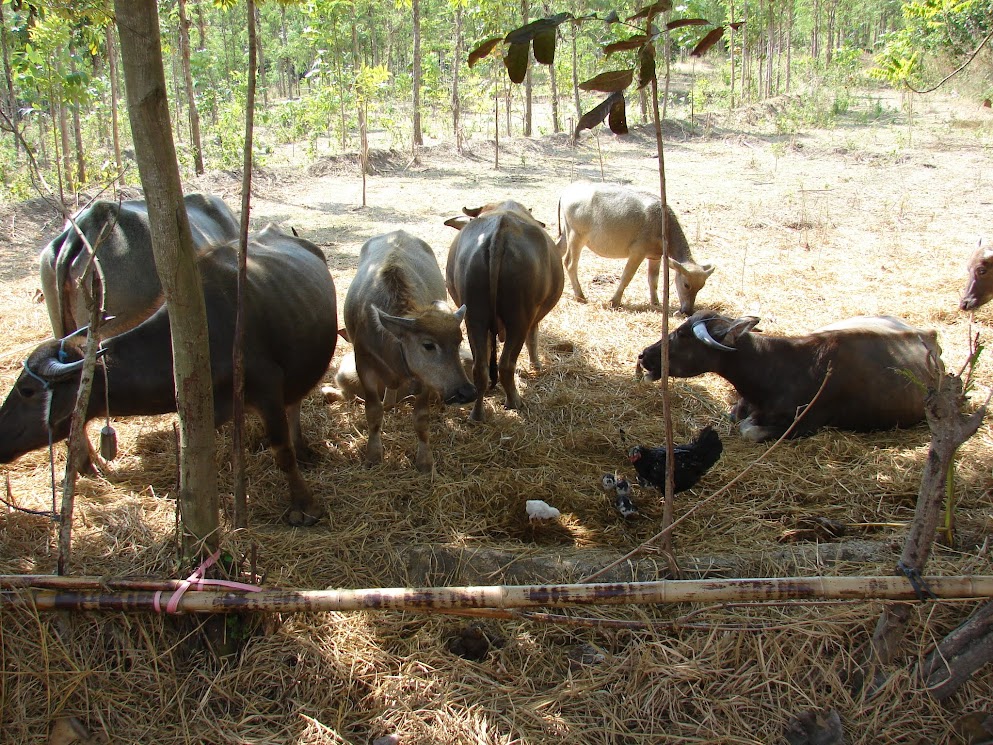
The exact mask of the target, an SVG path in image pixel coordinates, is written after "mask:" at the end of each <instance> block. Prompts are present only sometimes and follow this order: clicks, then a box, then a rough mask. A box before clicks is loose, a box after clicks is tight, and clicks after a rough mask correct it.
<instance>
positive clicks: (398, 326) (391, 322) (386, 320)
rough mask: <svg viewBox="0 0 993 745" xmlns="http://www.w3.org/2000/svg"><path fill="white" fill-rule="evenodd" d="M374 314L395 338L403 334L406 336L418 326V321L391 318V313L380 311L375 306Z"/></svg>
mask: <svg viewBox="0 0 993 745" xmlns="http://www.w3.org/2000/svg"><path fill="white" fill-rule="evenodd" d="M372 310H373V312H374V313H375V314H376V317H377V318H378V319H379V322H380V323H381V324H382V326H383V328H384V329H386V330H387V331H389V332H390V333H391V334H393V336H400V335H401V334H406V333H409V332H411V331H413V329H414V328H415V327H416V326H417V321H415V320H414V319H413V318H401V317H400V316H391V315H390V314H389V313H387V312H385V311H382V310H380V309H379V308H377V307H376V306H375V305H373V306H372Z"/></svg>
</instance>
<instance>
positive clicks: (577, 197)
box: [559, 181, 714, 315]
mask: <svg viewBox="0 0 993 745" xmlns="http://www.w3.org/2000/svg"><path fill="white" fill-rule="evenodd" d="M666 215H667V220H666V223H667V233H668V238H669V268H670V269H671V270H672V271H673V272H674V284H675V285H676V295H678V297H679V311H680V312H681V313H683V314H685V315H690V314H691V313H692V312H693V304H694V302H696V296H697V293H698V292H700V290H701V289H702V288H703V285H704V283H706V281H707V278H708V277H709V276H710V275H711V274H713V272H714V267H713V266H711V265H710V264H697V263H696V262H695V261H693V257H692V256H691V255H690V245H689V243H687V241H686V235H685V234H684V233H683V228H682V226H680V224H679V220H678V219H677V218H676V214H675V213H674V212H673V211H672V208H671V207H669V206H668V205H666ZM559 232H560V233H562V235H561V237H560V238H559V252H560V253H561V254H562V256H563V257H564V258H565V267H566V270H567V271H568V272H569V280H570V281H571V282H572V292H573V294H574V295H575V297H576V300H579V301H580V302H586V296H585V295H584V294H583V288H582V287H580V286H579V255H580V254H581V253H582V252H583V247H584V246H586V247H588V248H589V249H590V250H591V251H592V252H593V253H595V254H597V255H599V256H603V257H604V258H607V259H626V260H627V263H626V264H625V265H624V272H623V273H622V274H621V281H620V282H619V283H618V285H617V291H616V292H615V293H614V296H613V297H612V298H611V299H610V304H611V305H612V306H613V307H615V308H616V307H618V306H619V305H620V304H621V297H622V296H623V295H624V290H625V289H627V286H628V285H629V284H630V283H631V280H632V279H633V278H634V274H635V272H636V271H638V267H639V266H641V262H642V261H644V260H645V259H648V292H649V297H650V298H651V303H652V305H658V304H659V271H660V269H661V267H662V200H660V199H659V197H658V195H655V194H649V193H647V192H643V191H636V190H634V189H629V188H628V187H626V186H621V185H619V184H591V183H587V182H585V181H577V182H576V183H574V184H570V185H569V186H567V187H566V188H565V190H564V191H563V192H562V196H561V197H560V198H559Z"/></svg>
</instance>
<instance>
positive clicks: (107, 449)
mask: <svg viewBox="0 0 993 745" xmlns="http://www.w3.org/2000/svg"><path fill="white" fill-rule="evenodd" d="M88 328H89V327H88V326H83V327H82V328H80V329H77V330H76V331H74V332H72V333H71V334H69V335H68V336H66V337H64V338H63V339H62V340H61V341H60V343H59V351H58V355H57V358H58V361H59V362H60V363H62V364H66V363H67V362H68V359H69V355H68V354H67V353H66V349H65V344H66V341H67V340H68V339H70V338H72V337H73V336H76V335H77V334H81V333H84V332H85V331H86V330H87V329H88ZM106 351H107V350H106V349H105V348H104V347H103V346H102V345H101V346H100V347H99V348H98V349H97V357H98V358H100V357H102V356H103V355H104V354H105V353H106ZM100 361H101V363H102V366H103V383H104V385H103V393H104V411H105V414H106V419H105V421H106V423H105V424H104V427H103V429H101V430H100V455H101V457H102V458H104V460H113V459H114V458H116V457H117V432H116V431H115V430H114V428H113V427H112V426H111V424H110V380H109V378H108V374H107V364H106V363H105V362H103V361H102V360H100ZM22 364H23V365H24V371H25V372H26V373H27V374H28V375H29V376H31V377H32V378H34V379H35V380H36V381H38V382H39V383H40V384H41V387H42V389H43V390H44V391H45V394H46V399H45V429H46V430H47V431H48V473H49V479H50V484H51V490H52V509H51V511H50V512H46V511H44V510H29V509H27V508H24V507H19V506H18V505H16V504H13V503H12V502H9V501H7V500H6V499H0V502H3V504H5V505H6V506H7V507H9V508H10V509H12V510H17V511H19V512H23V513H25V514H29V515H43V516H45V517H48V518H49V519H51V520H52V522H55V523H60V522H62V513H61V512H60V511H59V510H58V509H57V506H58V505H57V504H56V501H57V493H56V488H57V487H56V482H55V441H54V437H53V429H54V428H53V427H52V397H53V394H52V384H51V382H50V381H49V380H48V379H47V378H45V377H44V376H42V375H39V374H38V373H36V372H35V371H34V370H32V369H31V367H30V365H28V360H24V362H23V363H22ZM7 496H8V497H10V496H11V491H10V475H9V474H8V475H7Z"/></svg>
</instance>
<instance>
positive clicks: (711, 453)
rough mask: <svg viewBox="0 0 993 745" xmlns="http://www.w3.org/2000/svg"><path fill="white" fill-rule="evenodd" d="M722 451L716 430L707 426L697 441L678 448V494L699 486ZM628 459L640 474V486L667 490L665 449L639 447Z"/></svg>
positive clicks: (632, 450) (676, 486)
mask: <svg viewBox="0 0 993 745" xmlns="http://www.w3.org/2000/svg"><path fill="white" fill-rule="evenodd" d="M722 452H724V445H723V443H721V438H720V437H719V436H718V434H717V432H716V431H715V430H714V428H713V427H704V428H703V430H701V431H700V434H699V435H697V438H696V439H695V440H693V442H690V443H687V444H685V445H674V446H673V448H672V455H673V458H674V459H675V461H676V464H675V468H674V481H675V483H674V491H676V492H681V491H686V490H687V489H690V488H692V487H693V486H695V485H696V483H697V482H698V481H699V480H700V479H701V478H702V477H703V475H704V474H705V473H706V472H707V471H708V470H709V469H710V468H711V466H713V465H714V464H715V463H716V462H717V460H718V458H720V457H721V453H722ZM628 459H629V460H630V461H631V463H632V464H634V468H635V470H636V471H637V472H638V483H639V484H641V485H642V486H654V487H655V488H657V489H659V490H661V491H665V462H666V455H665V447H658V448H652V447H645V446H644V445H636V446H635V447H633V448H631V449H630V450H629V451H628Z"/></svg>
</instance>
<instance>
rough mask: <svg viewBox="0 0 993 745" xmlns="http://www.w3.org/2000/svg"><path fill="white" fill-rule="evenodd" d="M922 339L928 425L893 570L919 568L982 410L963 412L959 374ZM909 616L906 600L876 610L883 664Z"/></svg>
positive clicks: (879, 654)
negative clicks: (927, 370) (927, 367)
mask: <svg viewBox="0 0 993 745" xmlns="http://www.w3.org/2000/svg"><path fill="white" fill-rule="evenodd" d="M926 344H927V346H928V351H929V353H930V355H931V359H932V362H933V369H932V375H931V380H929V381H927V386H928V391H927V396H926V397H925V399H924V412H925V414H926V416H927V422H928V427H929V428H930V429H931V446H930V449H929V450H928V455H927V461H926V462H925V464H924V473H923V475H922V476H921V487H920V491H919V492H918V494H917V506H916V508H915V510H914V520H913V523H912V524H911V526H910V532H909V533H908V535H907V538H906V541H905V542H904V544H903V553H902V554H901V555H900V562H899V564H898V565H897V566H898V572H897V573H898V574H899V573H901V572H902V573H907V572H912V573H913V572H915V573H918V574H921V573H923V571H924V565H925V564H926V563H927V560H928V556H929V555H930V553H931V547H932V545H933V544H934V534H935V529H936V528H937V527H938V521H939V517H940V515H941V511H942V504H943V503H944V502H945V485H946V483H947V480H948V477H949V468H950V467H951V466H952V464H953V462H954V459H955V452H956V451H957V450H958V448H959V446H961V445H962V443H964V442H965V441H966V440H968V439H969V438H970V437H972V436H973V435H974V434H975V433H976V430H977V429H978V428H979V425H980V424H981V423H982V421H983V417H984V416H985V414H986V407H985V406H983V407H982V408H980V409H979V410H978V411H976V412H975V413H974V414H971V415H966V414H963V413H962V404H963V402H964V400H965V397H964V395H963V388H964V386H963V382H962V378H960V377H958V376H956V375H945V371H944V368H943V366H942V364H941V358H940V356H939V352H938V350H937V349H936V348H935V347H934V346H933V345H932V344H931V343H930V342H926ZM949 507H951V505H949ZM909 618H910V606H909V605H907V604H894V605H892V606H887V607H886V609H885V610H884V611H883V613H882V615H881V616H880V618H879V622H878V623H877V624H876V630H875V633H874V634H873V636H872V648H873V651H874V652H875V656H876V659H877V660H879V661H880V662H881V663H882V664H887V663H889V662H892V661H893V660H894V659H895V658H896V656H897V652H898V644H899V642H900V640H901V638H902V637H903V634H904V631H905V629H906V625H907V622H908V620H909Z"/></svg>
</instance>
